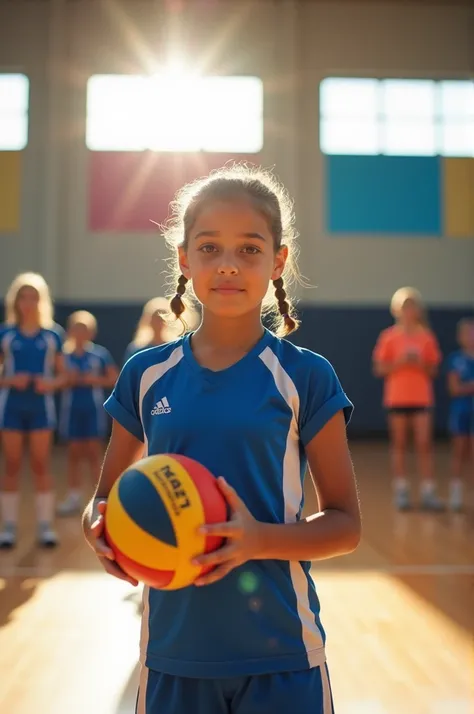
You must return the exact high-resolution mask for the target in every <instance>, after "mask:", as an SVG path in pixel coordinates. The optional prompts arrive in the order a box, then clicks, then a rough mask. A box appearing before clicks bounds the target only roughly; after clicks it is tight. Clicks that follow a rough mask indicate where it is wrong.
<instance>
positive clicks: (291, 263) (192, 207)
mask: <svg viewBox="0 0 474 714" xmlns="http://www.w3.org/2000/svg"><path fill="white" fill-rule="evenodd" d="M242 198H244V199H246V200H249V201H250V202H251V203H252V205H253V206H254V207H255V209H256V210H257V211H258V212H259V213H261V214H263V216H264V217H265V218H266V219H267V221H268V225H269V228H270V231H271V233H272V236H273V240H274V248H275V251H278V250H279V249H280V248H282V247H283V246H286V247H287V248H288V259H287V261H286V264H285V268H284V271H283V274H282V276H281V278H278V280H274V281H273V288H274V293H273V295H272V291H271V288H270V286H269V290H268V291H267V295H266V296H265V298H264V300H263V303H262V312H263V313H264V314H270V315H271V316H272V321H271V324H272V327H273V328H274V329H275V330H276V332H277V334H278V335H281V336H285V335H289V334H290V332H293V331H294V330H296V329H297V328H298V325H299V322H298V320H297V319H296V316H295V315H294V313H293V307H292V303H291V300H290V298H289V297H288V295H287V290H289V289H290V288H291V286H292V285H293V284H294V283H295V282H299V283H301V282H302V279H301V275H300V272H299V270H298V265H297V257H298V245H297V242H296V239H297V233H296V231H295V228H294V213H293V203H292V201H291V199H290V197H289V195H288V193H287V192H286V190H285V189H284V187H283V186H282V185H281V184H280V183H279V181H278V180H277V178H276V177H275V176H274V175H273V174H272V173H271V172H270V171H267V170H264V169H262V168H258V167H256V166H249V165H247V164H233V165H231V166H225V167H223V168H221V169H218V170H216V171H213V172H212V173H211V174H210V175H209V176H207V177H206V178H201V179H198V180H197V181H194V182H192V183H190V184H188V185H186V186H184V187H183V188H182V189H181V190H180V191H178V193H177V194H176V197H175V200H174V202H173V203H172V204H171V209H172V213H171V217H170V219H169V220H168V222H167V223H166V225H165V226H164V227H163V232H164V236H165V239H166V242H167V244H168V247H169V248H170V249H171V250H172V251H173V257H172V258H171V270H170V279H169V282H170V284H171V285H173V293H174V295H173V297H172V298H171V301H170V306H171V311H172V312H173V314H174V315H175V317H176V318H177V319H179V320H182V319H183V318H182V316H183V313H184V311H185V310H186V309H189V307H188V306H189V303H188V302H187V301H186V299H185V298H184V293H185V292H186V287H187V286H186V284H187V282H188V281H187V279H186V278H185V276H184V275H183V274H182V273H181V270H180V267H179V262H178V255H177V253H178V251H177V248H178V247H181V246H182V247H184V248H185V249H186V247H187V244H188V240H189V232H190V230H191V228H192V226H193V225H194V223H195V221H196V219H197V216H198V214H199V212H200V211H201V210H202V208H203V206H204V204H205V203H209V202H212V201H229V200H230V201H235V200H241V199H242ZM191 294H192V291H191ZM194 297H195V296H194Z"/></svg>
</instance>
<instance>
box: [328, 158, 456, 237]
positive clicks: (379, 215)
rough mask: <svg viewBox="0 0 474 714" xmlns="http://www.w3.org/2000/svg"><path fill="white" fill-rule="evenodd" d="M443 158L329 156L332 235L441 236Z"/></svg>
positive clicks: (330, 226)
mask: <svg viewBox="0 0 474 714" xmlns="http://www.w3.org/2000/svg"><path fill="white" fill-rule="evenodd" d="M441 183H442V182H441V161H440V159H439V157H436V156H434V157H431V156H429V157H418V156H416V157H415V156H413V157H406V156H326V192H327V193H326V229H327V232H328V233H357V234H361V233H362V234H364V233H365V234H367V233H369V234H370V233H372V234H374V233H375V234H390V235H398V236H403V235H420V236H440V235H441V234H442V225H443V216H442V206H443V200H442V196H441Z"/></svg>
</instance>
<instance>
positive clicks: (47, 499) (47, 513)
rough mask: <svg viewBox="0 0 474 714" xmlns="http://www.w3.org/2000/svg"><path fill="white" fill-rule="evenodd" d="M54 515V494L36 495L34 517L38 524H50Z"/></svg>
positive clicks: (50, 492)
mask: <svg viewBox="0 0 474 714" xmlns="http://www.w3.org/2000/svg"><path fill="white" fill-rule="evenodd" d="M53 515H54V493H53V492H52V491H49V492H46V493H37V494H36V517H37V519H38V523H48V524H49V523H52V521H53Z"/></svg>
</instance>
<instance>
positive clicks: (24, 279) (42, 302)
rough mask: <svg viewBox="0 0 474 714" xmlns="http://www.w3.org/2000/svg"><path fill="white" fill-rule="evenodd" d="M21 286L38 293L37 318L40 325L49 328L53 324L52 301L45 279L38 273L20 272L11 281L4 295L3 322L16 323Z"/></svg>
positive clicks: (18, 315) (17, 320) (17, 322)
mask: <svg viewBox="0 0 474 714" xmlns="http://www.w3.org/2000/svg"><path fill="white" fill-rule="evenodd" d="M23 288H33V290H36V292H37V293H38V297H39V300H38V320H39V324H40V327H43V328H46V329H49V328H51V327H52V326H53V325H54V320H53V301H52V299H51V294H50V292H49V287H48V284H47V282H46V280H45V279H44V278H43V276H42V275H39V273H20V274H19V275H17V276H16V278H15V279H14V280H13V282H12V283H11V285H10V287H9V288H8V290H7V294H6V296H5V322H6V324H7V325H18V324H19V323H20V314H19V312H18V304H17V303H18V296H19V294H20V291H21V290H22V289H23Z"/></svg>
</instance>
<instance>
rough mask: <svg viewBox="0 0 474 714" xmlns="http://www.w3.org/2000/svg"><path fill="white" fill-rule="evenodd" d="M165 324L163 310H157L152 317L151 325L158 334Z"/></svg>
mask: <svg viewBox="0 0 474 714" xmlns="http://www.w3.org/2000/svg"><path fill="white" fill-rule="evenodd" d="M164 326H165V322H164V320H163V311H162V310H156V311H155V312H154V313H153V314H152V315H151V317H150V327H151V329H152V330H153V332H155V333H156V334H159V333H160V332H161V331H162V329H163V328H164Z"/></svg>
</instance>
